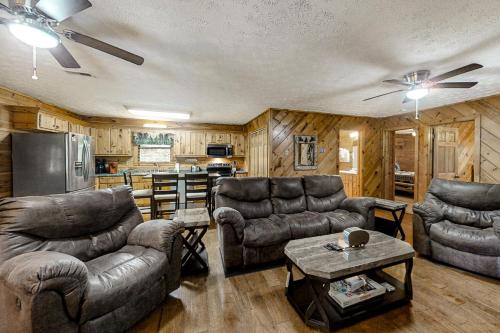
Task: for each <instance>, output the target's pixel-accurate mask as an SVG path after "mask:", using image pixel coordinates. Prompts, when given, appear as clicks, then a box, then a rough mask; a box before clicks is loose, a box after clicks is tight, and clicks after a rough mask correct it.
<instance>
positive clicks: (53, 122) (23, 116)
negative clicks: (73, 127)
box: [9, 106, 69, 132]
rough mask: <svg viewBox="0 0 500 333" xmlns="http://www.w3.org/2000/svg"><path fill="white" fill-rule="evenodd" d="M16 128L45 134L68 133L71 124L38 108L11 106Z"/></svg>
mask: <svg viewBox="0 0 500 333" xmlns="http://www.w3.org/2000/svg"><path fill="white" fill-rule="evenodd" d="M9 109H10V110H11V111H12V122H13V123H14V128H16V129H21V130H32V131H33V130H34V131H45V132H68V131H69V122H68V120H66V119H64V118H63V117H59V116H55V115H53V114H51V113H49V112H46V111H43V110H41V109H40V108H38V107H25V106H11V107H9Z"/></svg>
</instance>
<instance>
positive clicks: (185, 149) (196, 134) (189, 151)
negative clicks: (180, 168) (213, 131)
mask: <svg viewBox="0 0 500 333" xmlns="http://www.w3.org/2000/svg"><path fill="white" fill-rule="evenodd" d="M205 140H206V137H205V132H200V131H179V132H177V133H176V135H175V140H174V154H175V155H176V156H205V155H206V154H207V152H206V143H205Z"/></svg>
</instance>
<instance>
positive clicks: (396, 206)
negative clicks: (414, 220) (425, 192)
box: [375, 198, 408, 240]
mask: <svg viewBox="0 0 500 333" xmlns="http://www.w3.org/2000/svg"><path fill="white" fill-rule="evenodd" d="M406 206H408V205H407V204H406V203H404V202H399V201H392V200H387V199H378V198H376V199H375V208H378V209H380V210H385V211H388V212H391V214H392V217H393V219H394V223H395V224H396V228H394V235H393V237H397V235H398V231H399V232H400V233H401V240H405V237H406V235H405V232H404V231H403V227H402V226H401V223H403V218H404V217H405V211H406ZM398 212H399V216H398V215H397V213H398Z"/></svg>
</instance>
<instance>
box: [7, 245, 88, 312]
mask: <svg viewBox="0 0 500 333" xmlns="http://www.w3.org/2000/svg"><path fill="white" fill-rule="evenodd" d="M87 279H88V270H87V266H85V264H84V263H83V262H82V261H80V260H78V259H77V258H75V257H72V256H70V255H67V254H64V253H60V252H52V251H37V252H29V253H24V254H21V255H18V256H15V257H13V258H11V259H9V260H7V261H5V262H4V263H3V264H2V265H1V266H0V283H2V284H3V285H4V286H5V287H6V288H8V289H9V290H11V291H12V292H14V293H20V294H24V295H28V296H35V295H37V294H39V293H42V292H43V291H49V290H53V291H56V292H58V293H59V294H60V295H61V296H62V298H63V300H64V303H65V306H66V309H67V311H68V314H69V316H70V317H71V318H73V319H75V318H77V316H78V311H79V309H80V301H81V298H82V296H83V293H84V292H85V289H86V288H87Z"/></svg>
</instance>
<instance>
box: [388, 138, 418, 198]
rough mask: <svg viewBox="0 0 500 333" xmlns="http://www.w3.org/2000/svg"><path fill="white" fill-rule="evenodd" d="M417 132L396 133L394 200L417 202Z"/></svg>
mask: <svg viewBox="0 0 500 333" xmlns="http://www.w3.org/2000/svg"><path fill="white" fill-rule="evenodd" d="M416 151H417V132H416V130H415V129H413V128H408V129H403V130H397V131H394V200H396V201H402V202H406V203H408V205H409V206H411V205H412V204H413V202H414V201H415V200H416V195H417V192H416V187H417V186H416V182H415V178H416V173H417V155H416Z"/></svg>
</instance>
